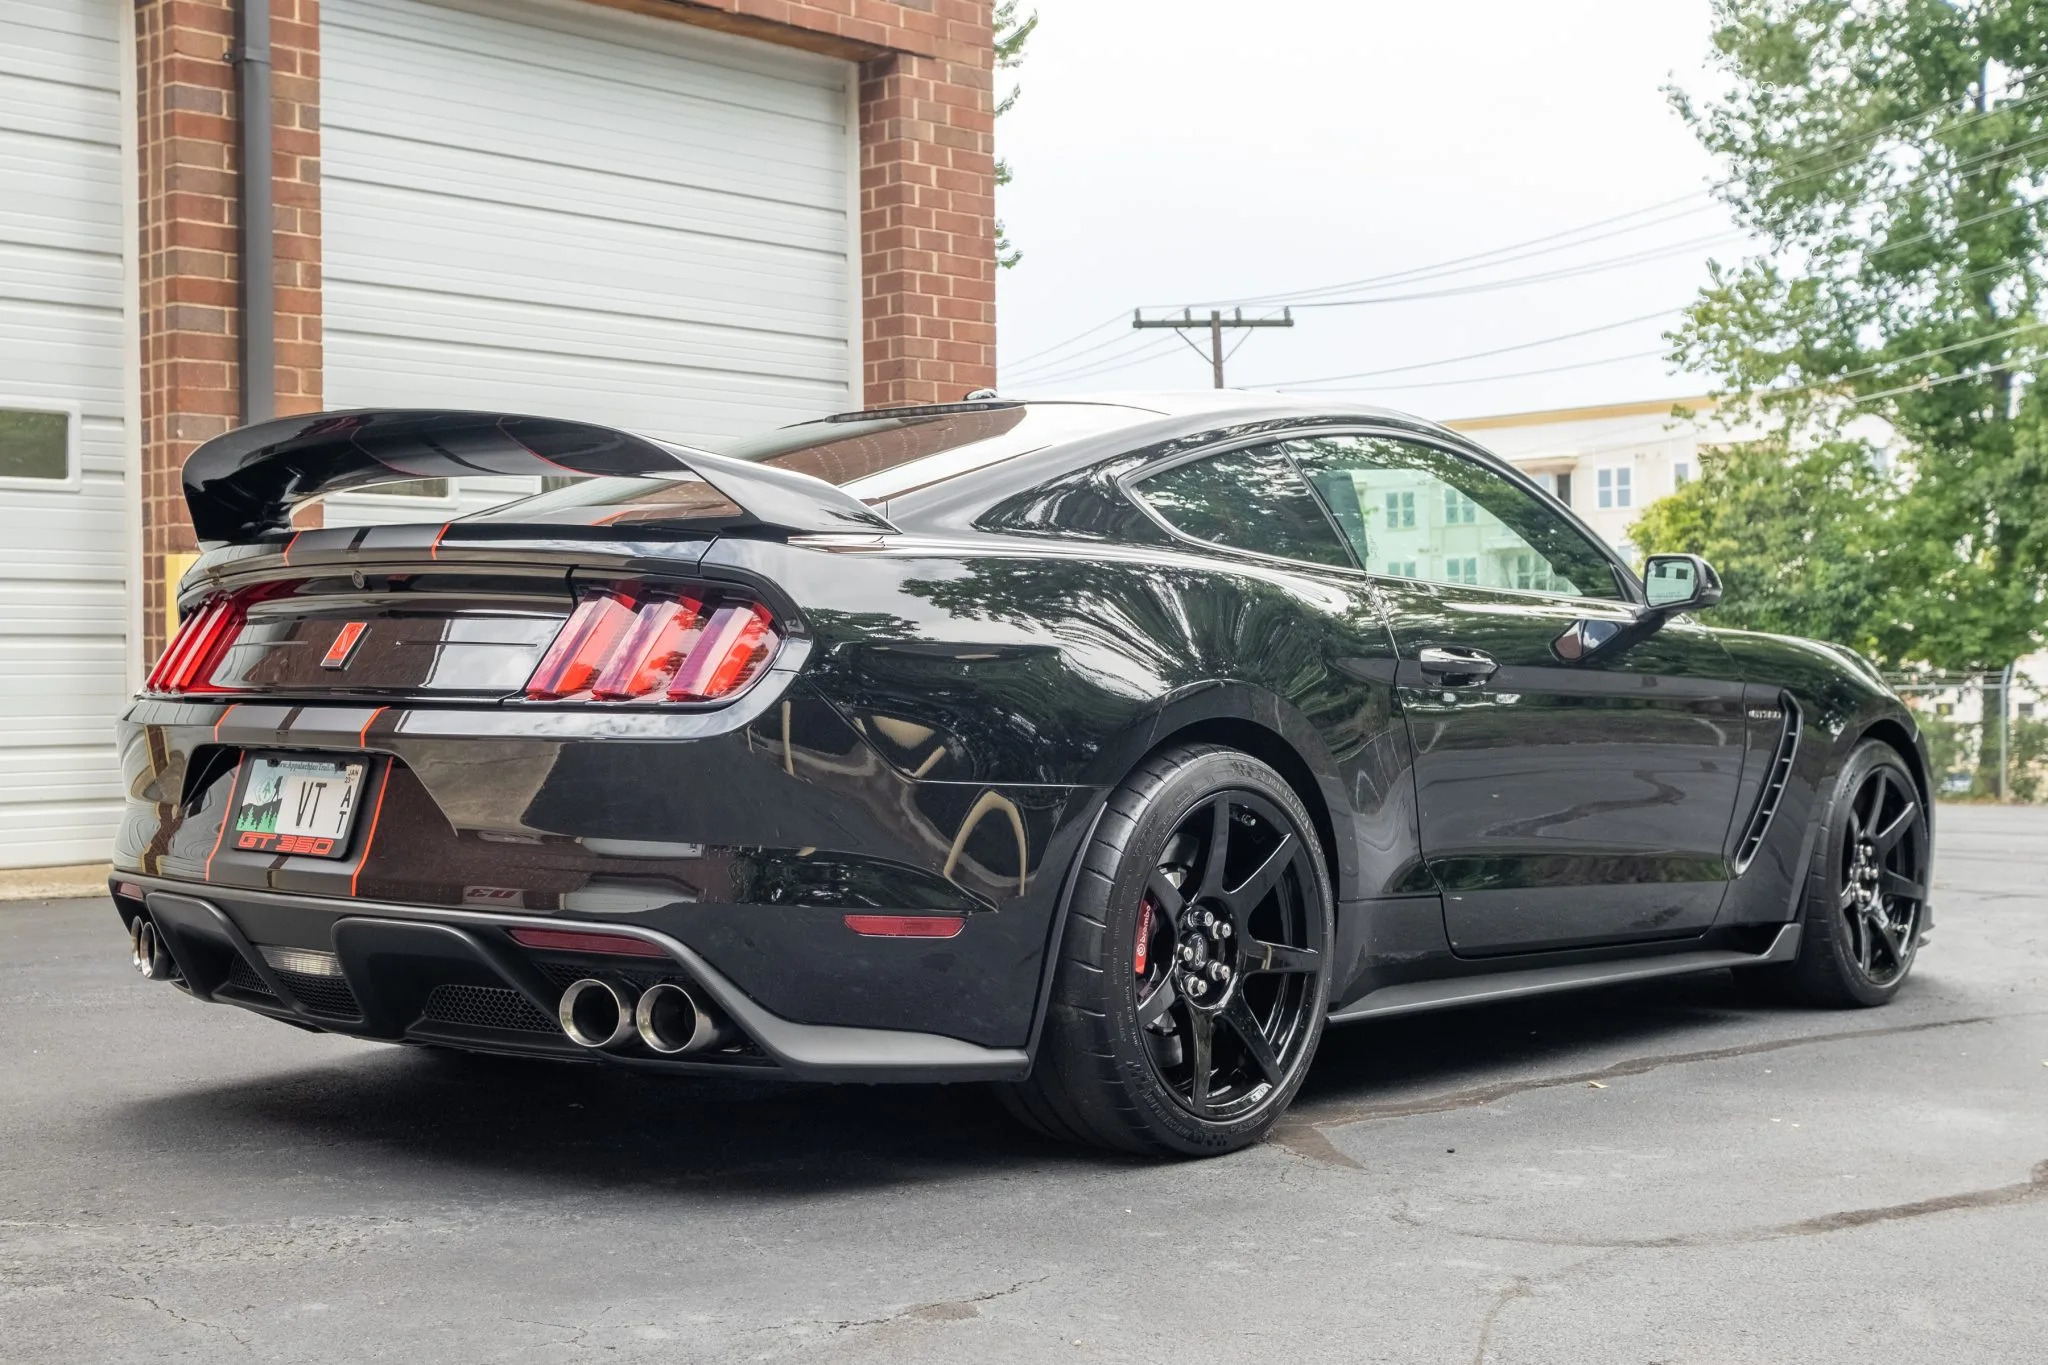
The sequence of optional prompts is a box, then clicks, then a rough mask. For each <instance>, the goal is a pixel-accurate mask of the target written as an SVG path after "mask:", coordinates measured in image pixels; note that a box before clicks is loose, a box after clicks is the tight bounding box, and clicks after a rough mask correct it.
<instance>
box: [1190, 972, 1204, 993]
mask: <svg viewBox="0 0 2048 1365" xmlns="http://www.w3.org/2000/svg"><path fill="white" fill-rule="evenodd" d="M1208 993H1209V983H1208V982H1206V981H1204V980H1202V978H1201V977H1199V976H1197V977H1194V978H1192V979H1190V980H1189V982H1188V994H1189V995H1195V996H1200V995H1207V994H1208Z"/></svg>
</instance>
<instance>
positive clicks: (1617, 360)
mask: <svg viewBox="0 0 2048 1365" xmlns="http://www.w3.org/2000/svg"><path fill="white" fill-rule="evenodd" d="M1663 354H1665V350H1664V348H1663V347H1662V346H1659V347H1657V348H1656V349H1654V350H1649V351H1631V352H1629V353H1628V354H1627V355H1611V356H1607V357H1605V358H1604V359H1600V360H1575V361H1572V362H1571V363H1570V364H1568V365H1549V366H1546V367H1544V368H1543V369H1540V370H1513V371H1510V372H1508V373H1506V374H1476V375H1472V376H1470V377H1469V378H1465V379H1431V380H1425V381H1423V382H1421V383H1417V384H1375V385H1371V386H1368V387H1365V388H1356V387H1346V388H1341V389H1310V388H1303V387H1301V386H1300V385H1295V386H1294V391H1295V392H1298V393H1392V392H1395V391H1400V392H1406V391H1407V390H1409V389H1449V388H1456V387H1457V386H1459V385H1461V384H1490V383H1492V382H1493V381H1495V380H1497V379H1530V378H1533V377H1535V376H1537V375H1542V374H1563V373H1564V372H1565V371H1566V370H1591V369H1597V368H1599V367H1600V366H1602V365H1619V364H1621V363H1622V362H1624V361H1628V360H1646V359H1648V358H1649V357H1651V356H1658V355H1663Z"/></svg>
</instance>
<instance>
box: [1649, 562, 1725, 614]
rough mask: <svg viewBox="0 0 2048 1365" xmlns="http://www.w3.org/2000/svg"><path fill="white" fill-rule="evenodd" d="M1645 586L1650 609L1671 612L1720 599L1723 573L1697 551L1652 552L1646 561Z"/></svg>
mask: <svg viewBox="0 0 2048 1365" xmlns="http://www.w3.org/2000/svg"><path fill="white" fill-rule="evenodd" d="M1643 589H1644V591H1645V593H1646V595H1647V596H1648V598H1649V603H1650V610H1651V611H1654V612H1656V613H1657V614H1658V615H1660V616H1672V615H1675V614H1677V613H1678V612H1681V611H1697V610H1698V609H1700V608H1701V607H1711V606H1713V605H1714V604H1715V603H1716V602H1718V601H1720V600H1721V575H1719V574H1717V573H1715V572H1714V566H1713V565H1711V564H1709V563H1707V561H1706V560H1704V559H1701V558H1700V557H1699V556H1698V555H1651V556H1650V557H1649V559H1648V560H1646V561H1645V562H1644V564H1643Z"/></svg>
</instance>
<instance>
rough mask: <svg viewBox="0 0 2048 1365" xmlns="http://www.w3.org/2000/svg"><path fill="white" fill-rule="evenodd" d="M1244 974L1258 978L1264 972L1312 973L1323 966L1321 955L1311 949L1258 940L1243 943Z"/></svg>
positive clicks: (1247, 940) (1248, 940)
mask: <svg viewBox="0 0 2048 1365" xmlns="http://www.w3.org/2000/svg"><path fill="white" fill-rule="evenodd" d="M1243 952H1244V974H1245V975H1246V976H1258V975H1260V974H1261V973H1264V972H1313V971H1316V970H1318V969H1319V968H1320V967H1321V966H1322V965H1323V955H1322V954H1321V953H1319V952H1317V951H1316V950H1315V949H1313V948H1293V947H1289V946H1288V945H1287V944H1285V943H1266V942H1264V941H1262V940H1260V939H1255V938H1253V939H1246V940H1245V941H1244V948H1243Z"/></svg>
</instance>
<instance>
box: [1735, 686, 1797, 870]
mask: <svg viewBox="0 0 2048 1365" xmlns="http://www.w3.org/2000/svg"><path fill="white" fill-rule="evenodd" d="M1778 705H1779V706H1780V707H1782V708H1784V712H1785V729H1784V732H1783V733H1782V734H1780V735H1779V736H1778V752H1777V754H1776V755H1775V756H1774V757H1773V758H1772V759H1771V770H1770V772H1769V773H1767V774H1765V776H1764V789H1763V790H1762V791H1760V792H1758V793H1757V798H1756V810H1755V811H1754V812H1753V813H1752V814H1751V815H1750V817H1749V828H1748V829H1746V830H1744V831H1743V832H1742V843H1741V844H1740V845H1739V846H1738V847H1737V848H1736V850H1735V875H1736V876H1738V877H1739V876H1741V875H1742V874H1743V873H1744V872H1745V871H1747V870H1748V868H1749V864H1750V860H1751V859H1753V858H1755V857H1756V853H1757V850H1758V849H1760V848H1762V847H1763V846H1764V836H1765V835H1766V834H1769V833H1770V832H1771V817H1772V816H1774V815H1776V814H1777V813H1778V802H1779V801H1780V800H1782V799H1783V798H1784V795H1785V783H1786V782H1787V781H1789V780H1790V779H1791V776H1792V755H1793V754H1795V753H1797V752H1798V751H1799V706H1798V704H1797V703H1796V702H1794V701H1793V700H1792V698H1791V697H1789V696H1786V697H1780V698H1779V701H1778Z"/></svg>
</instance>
